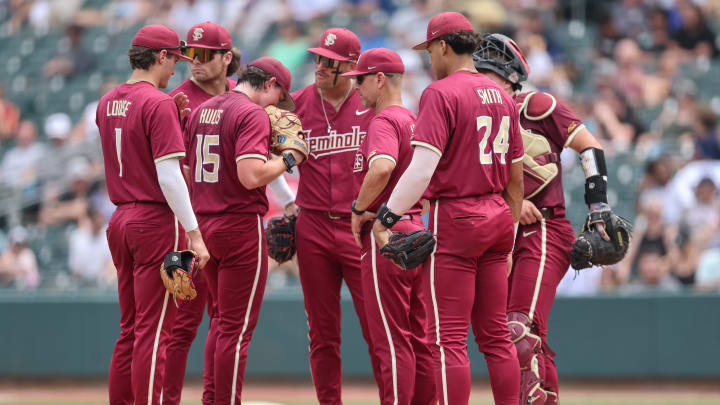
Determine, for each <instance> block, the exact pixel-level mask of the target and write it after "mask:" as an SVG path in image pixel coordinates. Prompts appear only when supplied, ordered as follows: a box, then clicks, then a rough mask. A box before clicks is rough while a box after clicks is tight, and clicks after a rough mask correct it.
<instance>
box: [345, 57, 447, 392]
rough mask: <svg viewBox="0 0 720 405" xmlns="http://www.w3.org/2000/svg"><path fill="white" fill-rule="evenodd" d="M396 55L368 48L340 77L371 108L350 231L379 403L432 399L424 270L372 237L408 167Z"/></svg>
mask: <svg viewBox="0 0 720 405" xmlns="http://www.w3.org/2000/svg"><path fill="white" fill-rule="evenodd" d="M404 72H405V66H404V65H403V62H402V59H401V58H400V55H398V54H397V53H395V52H393V51H391V50H389V49H385V48H375V49H370V50H368V51H365V52H364V53H363V54H362V55H361V56H360V60H359V61H358V65H357V67H356V68H355V69H354V70H353V71H351V72H348V73H345V74H343V76H351V77H355V78H356V83H357V84H356V87H357V89H358V92H359V93H360V97H361V98H362V101H363V105H364V106H365V107H370V108H373V109H374V110H375V113H376V114H377V115H375V117H374V118H373V120H372V121H371V122H370V126H369V128H368V133H367V135H366V136H365V139H364V140H363V142H362V144H361V145H360V149H359V150H358V152H357V156H356V158H355V167H354V169H353V171H354V172H355V190H359V191H358V192H357V200H355V201H353V204H352V206H351V209H352V212H353V214H352V219H351V224H352V232H353V235H354V237H355V241H356V242H357V244H358V246H360V248H361V249H362V253H361V255H360V262H361V269H362V287H363V295H364V297H365V315H366V317H367V323H368V329H369V332H370V339H372V347H373V349H374V352H375V356H376V357H377V359H378V362H379V365H380V378H381V382H380V383H379V384H378V386H379V388H380V403H382V404H388V405H392V404H395V405H398V404H406V405H409V404H411V403H412V404H418V405H419V404H431V403H434V402H436V399H435V375H434V372H433V369H432V354H431V353H430V349H429V347H428V346H427V345H426V344H425V342H424V339H425V328H426V326H427V316H426V310H425V304H424V302H423V292H422V285H421V283H420V281H421V279H420V272H421V270H422V267H420V266H419V267H416V268H414V269H408V270H406V271H400V270H398V269H397V268H396V267H395V265H394V264H393V263H392V262H391V261H390V260H388V259H386V258H385V257H383V256H382V255H380V254H379V252H378V249H377V247H376V246H375V240H374V239H373V237H372V234H371V233H372V232H371V229H372V222H368V221H370V220H372V219H375V212H376V211H377V209H378V208H379V207H380V204H381V203H382V202H383V201H386V200H387V199H388V197H389V196H390V192H392V189H393V187H395V184H396V183H397V181H398V180H399V179H400V175H402V173H403V172H404V171H405V169H406V168H407V166H408V165H409V164H410V159H411V158H412V147H411V146H410V137H411V135H412V132H413V131H414V128H415V119H416V117H415V114H413V113H412V112H411V111H410V110H408V109H407V108H405V107H404V106H403V104H402V97H401V89H402V74H403V73H404ZM421 210H422V206H421V204H420V202H419V201H417V202H416V204H414V205H413V206H412V207H411V208H410V209H409V210H408V211H407V212H406V213H405V215H404V216H403V217H402V218H401V220H400V221H399V223H398V224H397V225H396V226H395V228H394V229H397V230H400V231H403V232H412V231H417V230H420V229H425V226H424V225H423V223H422V220H421V219H420V212H421Z"/></svg>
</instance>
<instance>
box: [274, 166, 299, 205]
mask: <svg viewBox="0 0 720 405" xmlns="http://www.w3.org/2000/svg"><path fill="white" fill-rule="evenodd" d="M268 185H269V186H270V189H271V190H272V192H273V194H274V195H275V198H276V199H277V200H278V202H279V203H280V204H282V207H283V208H285V207H286V206H287V205H288V204H290V203H292V202H294V201H295V193H293V191H292V189H291V188H290V185H288V182H287V180H285V175H282V174H281V175H280V176H279V177H278V178H276V179H275V180H273V181H271V182H270V183H269V184H268Z"/></svg>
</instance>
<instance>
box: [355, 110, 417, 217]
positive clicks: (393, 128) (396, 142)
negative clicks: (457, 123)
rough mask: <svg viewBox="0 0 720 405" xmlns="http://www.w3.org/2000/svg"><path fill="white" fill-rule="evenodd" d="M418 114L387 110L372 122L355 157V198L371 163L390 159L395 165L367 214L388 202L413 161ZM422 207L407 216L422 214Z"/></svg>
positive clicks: (411, 211)
mask: <svg viewBox="0 0 720 405" xmlns="http://www.w3.org/2000/svg"><path fill="white" fill-rule="evenodd" d="M416 119H417V117H415V114H413V113H412V111H410V110H408V109H407V108H405V107H402V106H398V105H393V106H390V107H387V108H385V109H384V110H382V111H381V112H380V114H378V115H376V116H375V118H373V119H372V121H371V122H370V127H369V128H368V133H367V136H365V139H364V140H363V142H362V144H361V145H360V148H359V149H358V151H357V154H356V157H355V166H354V168H353V172H355V190H354V191H355V192H354V194H355V196H357V195H358V194H359V193H360V188H362V183H363V180H364V179H365V175H366V174H367V172H368V168H369V167H370V163H371V162H373V161H374V160H375V159H389V160H392V161H393V162H394V163H395V169H394V170H393V172H392V174H391V175H390V179H389V180H388V182H387V185H386V186H385V188H384V189H383V191H382V192H381V193H380V195H378V196H377V198H376V199H375V200H374V201H373V202H372V203H371V204H370V205H369V206H368V207H367V210H368V211H371V212H377V210H378V209H380V205H381V204H382V203H383V202H385V201H387V200H388V199H389V198H390V194H392V191H393V189H394V188H395V185H396V184H397V182H398V180H400V176H402V174H403V173H404V172H405V169H407V167H408V166H409V165H410V161H411V160H412V154H413V150H412V146H410V138H411V136H412V133H413V131H414V130H415V120H416ZM421 210H422V205H421V204H420V202H419V201H418V203H417V204H415V205H414V206H413V207H412V208H411V209H410V210H408V212H407V214H419V213H420V211H421Z"/></svg>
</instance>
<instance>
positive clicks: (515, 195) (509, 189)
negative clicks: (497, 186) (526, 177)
mask: <svg viewBox="0 0 720 405" xmlns="http://www.w3.org/2000/svg"><path fill="white" fill-rule="evenodd" d="M523 192H524V190H523V170H522V162H517V163H513V164H512V166H511V168H510V182H508V185H507V186H506V187H505V190H503V193H502V196H503V198H504V199H505V202H506V203H507V205H508V207H510V212H512V216H513V221H514V222H518V221H520V215H521V213H522V201H523Z"/></svg>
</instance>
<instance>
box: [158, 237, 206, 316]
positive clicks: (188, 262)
mask: <svg viewBox="0 0 720 405" xmlns="http://www.w3.org/2000/svg"><path fill="white" fill-rule="evenodd" d="M196 262H197V258H196V257H195V252H193V251H191V250H183V251H182V252H170V253H168V254H166V255H165V260H164V261H163V264H162V265H161V266H160V278H162V281H163V284H165V289H166V290H168V292H169V293H170V294H172V295H173V297H174V298H175V299H176V300H177V299H178V298H179V299H181V300H191V299H194V298H195V297H196V296H197V291H195V283H193V280H192V278H193V276H194V273H195V272H194V268H195V264H196ZM175 304H176V305H177V301H175Z"/></svg>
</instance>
